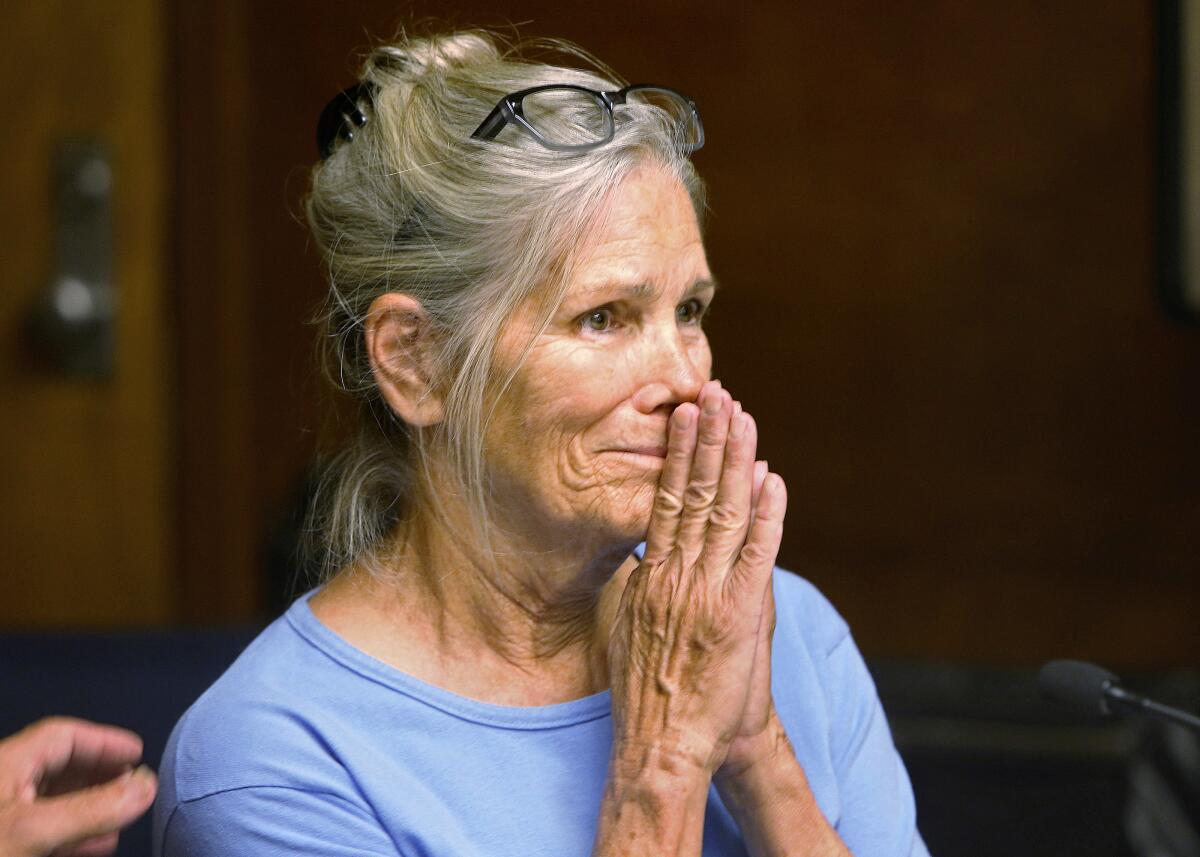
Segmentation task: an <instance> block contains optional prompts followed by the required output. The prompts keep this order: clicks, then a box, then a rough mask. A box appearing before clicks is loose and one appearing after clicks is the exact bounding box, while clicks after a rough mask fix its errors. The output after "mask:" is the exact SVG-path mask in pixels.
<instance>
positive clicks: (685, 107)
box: [521, 88, 701, 148]
mask: <svg viewBox="0 0 1200 857" xmlns="http://www.w3.org/2000/svg"><path fill="white" fill-rule="evenodd" d="M521 106H522V112H523V114H524V116H525V121H527V122H528V123H529V124H530V125H531V126H532V127H533V128H534V129H536V130H537V132H538V133H539V134H541V135H542V137H544V138H545V139H546V140H547V141H548V142H550V143H552V144H554V145H559V146H580V147H586V146H594V145H596V144H598V143H603V142H606V141H607V140H608V139H609V138H610V137H611V136H612V133H613V126H612V123H613V122H614V121H615V122H616V123H618V124H619V123H620V122H621V119H622V117H621V113H622V111H624V110H629V109H634V110H640V109H645V108H647V107H648V108H652V109H655V110H658V111H661V112H662V118H663V119H664V120H665V122H666V123H667V124H668V125H669V126H670V127H672V128H673V129H674V133H676V134H678V135H679V141H680V143H681V144H682V145H684V146H686V147H688V148H694V147H696V146H697V145H699V143H700V142H701V138H700V129H699V126H698V125H697V123H696V119H695V114H694V112H693V111H692V108H691V105H690V104H688V103H687V102H686V101H684V100H683V99H681V98H680V97H679V96H677V95H676V94H675V93H673V92H670V91H669V90H665V89H654V88H643V89H634V90H632V91H630V92H629V94H628V96H627V98H626V103H625V105H618V106H617V109H616V115H615V118H614V117H612V116H610V114H609V112H608V108H607V107H606V106H605V105H604V102H603V101H602V100H601V99H600V98H599V96H596V95H592V94H591V93H588V92H584V91H582V90H578V89H566V88H563V89H557V88H556V89H545V90H542V91H540V92H533V93H530V94H529V95H526V96H525V97H524V99H523V100H522V102H521Z"/></svg>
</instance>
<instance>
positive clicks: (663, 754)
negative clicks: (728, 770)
mask: <svg viewBox="0 0 1200 857" xmlns="http://www.w3.org/2000/svg"><path fill="white" fill-rule="evenodd" d="M717 758H718V751H717V750H716V748H714V747H713V746H712V745H711V743H709V742H705V741H699V740H694V739H690V738H688V737H687V736H684V735H671V736H659V737H657V738H655V739H654V740H651V741H644V740H635V739H628V738H626V739H618V740H617V741H615V742H614V743H613V751H612V758H611V764H610V770H611V771H612V774H613V776H614V777H615V778H616V779H618V780H619V781H626V782H648V783H674V782H690V781H693V780H702V781H703V782H704V785H705V787H706V788H707V786H708V783H709V782H710V781H711V780H712V776H713V771H714V770H715V769H716V767H717Z"/></svg>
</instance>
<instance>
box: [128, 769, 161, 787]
mask: <svg viewBox="0 0 1200 857" xmlns="http://www.w3.org/2000/svg"><path fill="white" fill-rule="evenodd" d="M129 777H130V782H132V783H134V784H135V785H136V786H137V788H138V789H139V790H140V791H146V790H147V789H151V788H153V787H154V783H155V779H156V778H155V776H154V772H153V771H151V770H150V769H149V768H148V767H146V766H145V765H141V766H139V767H138V768H137V769H136V770H133V771H130V772H129Z"/></svg>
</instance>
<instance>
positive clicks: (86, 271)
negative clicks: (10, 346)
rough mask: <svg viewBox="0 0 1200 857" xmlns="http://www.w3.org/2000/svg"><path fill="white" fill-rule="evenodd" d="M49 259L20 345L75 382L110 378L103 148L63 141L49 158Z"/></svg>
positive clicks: (112, 306) (107, 179)
mask: <svg viewBox="0 0 1200 857" xmlns="http://www.w3.org/2000/svg"><path fill="white" fill-rule="evenodd" d="M52 181H53V192H54V258H53V264H52V268H51V270H52V274H51V276H50V279H49V282H48V283H47V285H46V287H45V289H43V290H42V293H41V294H40V295H39V296H38V299H37V300H36V302H35V303H34V305H33V307H32V308H31V309H30V312H29V315H28V317H27V324H26V339H27V340H28V343H29V346H30V350H31V351H32V353H33V354H34V355H35V356H36V358H37V359H38V361H39V362H40V363H41V364H43V365H44V366H46V367H47V368H50V369H53V370H55V371H58V372H61V373H63V374H65V375H68V376H70V377H74V378H82V379H90V380H104V379H107V378H111V377H112V373H113V346H114V327H115V322H116V293H115V291H114V289H113V282H112V257H113V248H112V185H113V176H112V167H111V164H110V160H109V153H108V148H107V146H105V145H104V144H103V143H100V142H98V141H95V140H87V139H69V140H65V141H63V142H62V143H61V144H60V145H59V146H58V147H57V148H56V150H55V153H54V175H53V179H52Z"/></svg>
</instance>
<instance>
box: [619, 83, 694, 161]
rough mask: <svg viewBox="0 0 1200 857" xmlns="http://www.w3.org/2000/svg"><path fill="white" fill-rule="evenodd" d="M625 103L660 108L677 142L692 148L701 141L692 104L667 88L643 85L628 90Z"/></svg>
mask: <svg viewBox="0 0 1200 857" xmlns="http://www.w3.org/2000/svg"><path fill="white" fill-rule="evenodd" d="M625 101H626V104H631V105H644V106H647V107H652V108H655V109H657V110H661V111H662V112H663V114H664V115H665V117H666V118H667V120H668V122H669V123H670V127H672V128H673V129H674V131H675V133H676V134H678V135H679V138H678V139H679V142H680V143H681V144H682V145H683V146H685V147H687V148H689V149H694V148H696V147H697V146H699V145H700V144H701V143H702V142H703V138H702V137H701V132H700V126H699V125H698V124H697V120H696V114H695V112H694V111H693V110H692V106H691V105H690V104H688V103H687V102H686V101H684V100H683V99H682V98H680V97H679V96H678V95H676V94H675V93H674V92H671V91H670V90H667V89H655V88H653V87H644V88H639V89H633V90H630V92H629V94H628V95H627V96H626V99H625Z"/></svg>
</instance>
